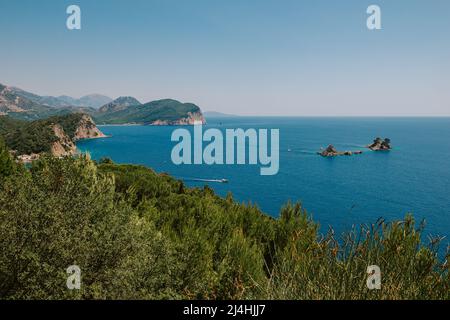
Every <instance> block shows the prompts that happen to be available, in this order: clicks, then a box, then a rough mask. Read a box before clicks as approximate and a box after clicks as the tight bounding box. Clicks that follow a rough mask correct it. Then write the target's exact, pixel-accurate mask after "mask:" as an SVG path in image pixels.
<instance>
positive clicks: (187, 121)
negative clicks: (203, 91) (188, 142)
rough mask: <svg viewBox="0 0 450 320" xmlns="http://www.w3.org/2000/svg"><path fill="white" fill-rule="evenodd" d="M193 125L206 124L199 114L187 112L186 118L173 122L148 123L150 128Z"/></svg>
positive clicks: (158, 121)
mask: <svg viewBox="0 0 450 320" xmlns="http://www.w3.org/2000/svg"><path fill="white" fill-rule="evenodd" d="M194 124H206V120H205V117H204V116H203V114H202V113H201V112H194V113H192V112H188V115H187V117H184V118H181V119H178V120H175V121H167V120H157V121H153V122H152V123H150V125H152V126H186V125H194Z"/></svg>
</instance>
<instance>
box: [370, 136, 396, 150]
mask: <svg viewBox="0 0 450 320" xmlns="http://www.w3.org/2000/svg"><path fill="white" fill-rule="evenodd" d="M367 147H368V148H369V149H370V150H372V151H388V150H391V149H392V147H391V139H389V138H385V139H384V140H383V139H381V138H376V139H375V140H373V143H372V144H370V145H368V146H367Z"/></svg>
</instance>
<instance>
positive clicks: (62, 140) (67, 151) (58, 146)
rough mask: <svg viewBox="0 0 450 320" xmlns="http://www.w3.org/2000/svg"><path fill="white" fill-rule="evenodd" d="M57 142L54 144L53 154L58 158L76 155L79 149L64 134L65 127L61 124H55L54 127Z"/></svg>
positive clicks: (52, 147)
mask: <svg viewBox="0 0 450 320" xmlns="http://www.w3.org/2000/svg"><path fill="white" fill-rule="evenodd" d="M52 129H53V132H54V133H55V136H56V137H57V138H58V140H57V141H55V142H53V144H52V146H51V153H52V154H53V155H54V156H56V157H64V156H70V155H73V154H75V152H76V151H77V147H76V146H75V143H74V142H73V141H72V139H70V137H69V136H68V135H67V134H66V133H65V132H64V129H63V127H61V126H60V125H59V124H55V125H53V127H52Z"/></svg>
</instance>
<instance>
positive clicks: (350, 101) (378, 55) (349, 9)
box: [0, 0, 450, 115]
mask: <svg viewBox="0 0 450 320" xmlns="http://www.w3.org/2000/svg"><path fill="white" fill-rule="evenodd" d="M70 4H77V5H79V6H80V7H81V11H82V30H80V31H69V30H67V28H66V18H67V14H66V12H65V11H66V8H67V6H68V5H70ZM370 4H378V5H379V6H380V7H381V10H382V27H383V29H382V30H380V31H369V30H368V29H367V27H366V18H367V14H366V9H367V7H368V5H370ZM449 17H450V1H448V0H431V1H430V0H395V1H392V0H391V1H381V0H370V1H366V0H340V1H330V0H304V1H301V0H292V1H291V0H177V1H174V0H109V1H107V0H82V1H75V0H73V1H65V0H53V1H51V0H47V1H46V0H41V1H34V0H26V1H25V0H0V83H4V84H8V85H14V86H18V87H20V88H23V89H26V90H28V91H32V92H36V93H38V94H42V95H44V94H46V95H61V94H67V95H72V96H76V97H77V96H81V95H85V94H89V93H101V94H106V95H108V96H111V97H112V98H115V97H118V96H121V95H132V96H135V97H136V98H138V99H140V100H142V101H143V102H146V101H150V100H154V99H159V98H168V97H170V98H174V99H178V100H181V101H189V102H194V103H196V104H198V105H199V106H200V107H201V108H202V109H203V110H215V111H221V112H226V113H235V114H253V115H450V18H449Z"/></svg>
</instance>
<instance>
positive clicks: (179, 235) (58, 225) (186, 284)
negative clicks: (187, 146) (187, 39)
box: [0, 142, 450, 299]
mask: <svg viewBox="0 0 450 320" xmlns="http://www.w3.org/2000/svg"><path fill="white" fill-rule="evenodd" d="M420 239H421V228H417V227H415V223H414V220H413V219H412V217H409V216H407V217H406V218H405V220H404V221H402V222H393V223H388V222H384V221H382V220H380V221H379V222H377V223H375V224H373V225H368V226H367V227H361V228H360V229H356V230H353V231H351V232H349V233H347V234H346V235H344V236H343V238H340V237H338V236H337V235H335V234H333V233H329V234H328V235H326V236H324V237H322V236H320V235H319V234H318V225H317V224H316V223H315V222H313V221H312V220H311V219H310V218H309V216H308V214H307V213H306V212H305V211H304V210H303V209H302V207H301V206H300V205H289V204H288V205H287V206H286V207H284V208H283V209H282V210H281V212H280V217H279V218H278V219H273V218H270V217H269V216H267V215H265V214H264V213H262V212H261V211H260V210H259V209H258V208H257V207H255V206H251V205H244V204H239V203H237V202H236V201H234V200H233V198H232V196H231V195H229V196H228V197H227V198H225V199H224V198H220V197H218V196H216V195H215V194H214V192H213V191H212V190H211V189H209V188H208V187H204V188H194V189H191V188H187V187H186V186H185V185H184V184H183V182H181V181H177V180H174V179H173V178H171V177H169V176H167V175H165V174H157V173H155V172H154V171H152V170H150V169H147V168H145V167H141V166H133V165H118V164H114V163H112V161H110V160H107V159H105V160H103V161H101V162H100V163H95V162H93V161H91V160H89V159H88V158H87V157H86V156H81V157H65V158H62V159H59V158H55V157H48V156H44V157H41V158H40V159H39V160H37V161H36V162H33V163H32V165H31V167H30V168H29V169H25V168H24V167H23V166H22V165H20V164H16V163H15V162H14V161H13V160H12V159H11V156H10V154H9V151H8V150H7V149H5V147H4V145H3V144H2V143H1V142H0V243H1V254H0V299H450V290H449V289H450V286H449V283H450V278H449V272H448V271H449V270H448V268H449V266H448V263H446V261H445V260H444V259H442V258H441V259H440V258H439V257H438V255H437V253H436V252H437V248H436V245H437V243H438V241H436V240H435V239H432V242H431V243H430V245H423V244H422V243H421V240H420ZM374 264H376V265H378V266H379V267H380V269H381V272H382V287H381V290H369V289H368V288H367V284H366V283H367V273H366V272H367V267H368V266H370V265H374ZM72 265H77V266H79V267H80V269H81V272H82V283H81V290H67V286H66V282H67V273H66V269H67V268H68V266H72Z"/></svg>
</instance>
